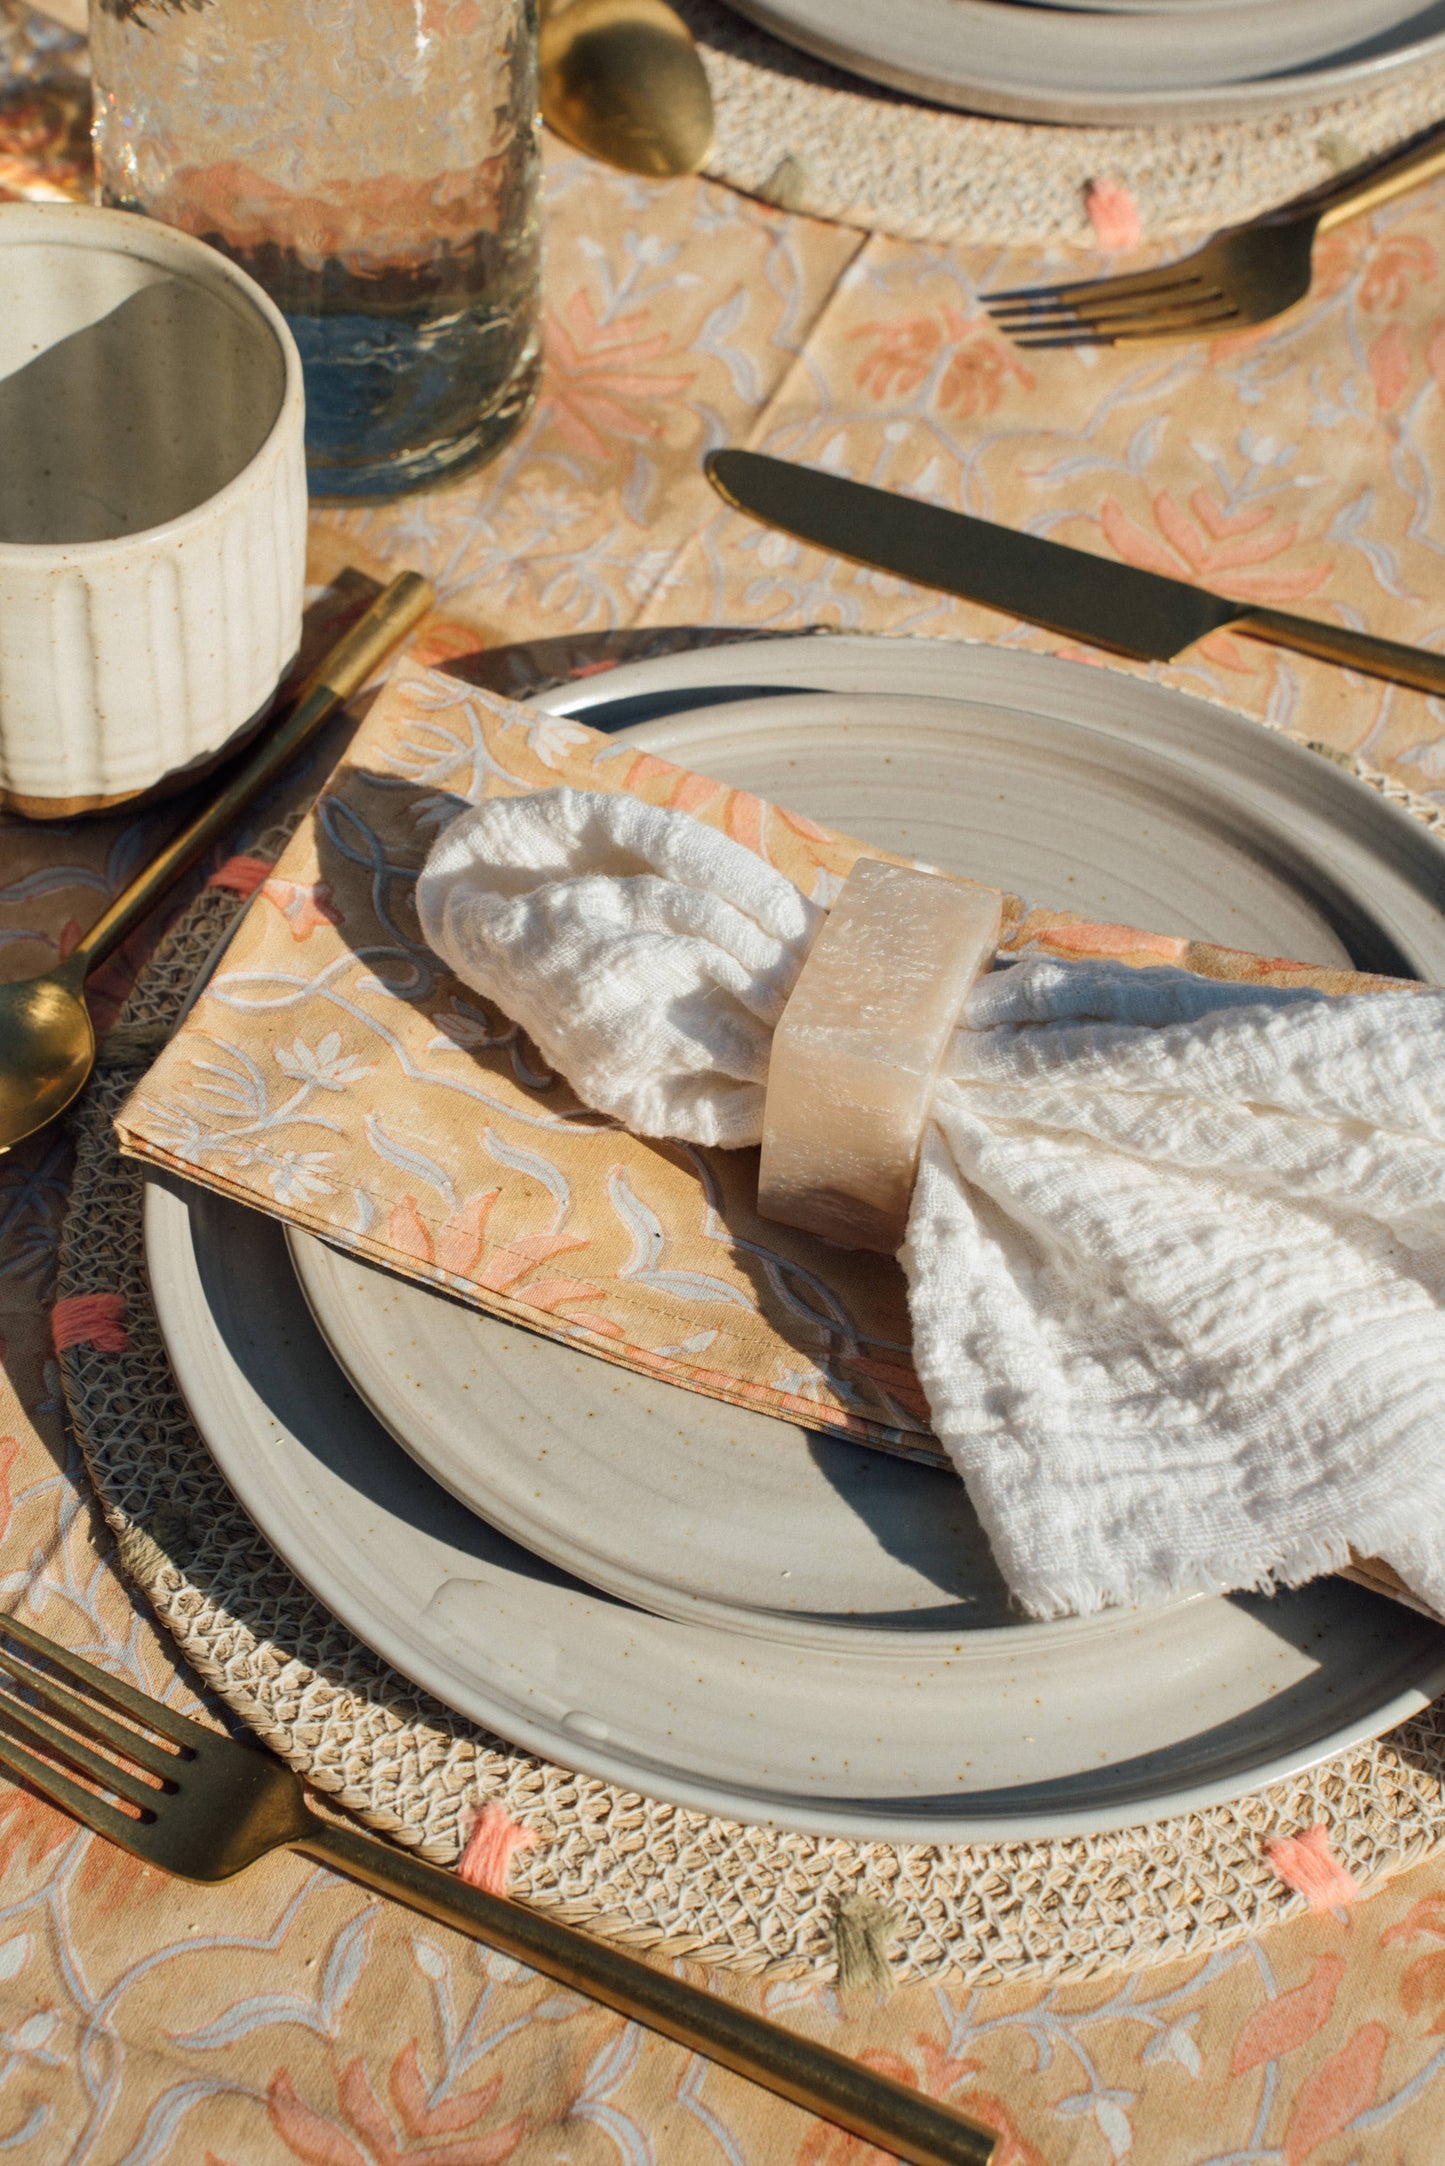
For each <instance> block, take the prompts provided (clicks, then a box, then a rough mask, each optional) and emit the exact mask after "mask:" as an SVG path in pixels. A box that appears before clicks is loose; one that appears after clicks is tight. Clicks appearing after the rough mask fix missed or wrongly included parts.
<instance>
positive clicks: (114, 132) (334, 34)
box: [91, 0, 540, 497]
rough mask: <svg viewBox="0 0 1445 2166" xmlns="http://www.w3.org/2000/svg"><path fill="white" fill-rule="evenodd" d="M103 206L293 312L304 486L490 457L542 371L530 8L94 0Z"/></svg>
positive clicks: (510, 1)
mask: <svg viewBox="0 0 1445 2166" xmlns="http://www.w3.org/2000/svg"><path fill="white" fill-rule="evenodd" d="M91 54H92V62H93V67H94V74H95V142H96V160H97V167H98V173H99V185H100V192H101V199H102V201H103V202H106V203H109V204H115V205H118V206H120V207H121V208H123V209H127V210H137V211H145V212H148V213H149V214H150V216H152V217H153V218H160V219H164V220H165V221H166V222H167V223H168V224H170V225H174V226H180V227H182V228H183V229H184V230H185V231H186V232H188V233H194V234H197V235H199V236H200V237H201V238H202V239H203V240H207V241H209V242H211V243H212V244H213V246H215V247H217V248H219V249H222V250H224V252H225V253H226V254H227V255H228V256H230V257H232V258H233V260H234V261H235V262H237V263H240V264H242V265H244V267H245V268H246V269H247V270H248V271H250V272H251V273H252V275H253V276H254V277H256V278H258V279H259V280H260V282H261V284H262V285H263V286H265V287H266V288H267V290H268V291H269V292H270V293H271V295H272V296H273V297H274V299H275V300H276V302H277V304H278V305H279V307H280V308H281V309H282V311H283V313H284V314H285V316H286V318H287V321H288V322H289V323H290V325H291V329H292V331H293V332H294V333H295V337H296V342H297V344H298V346H299V347H300V349H301V358H302V361H303V363H304V365H305V372H306V405H307V415H306V453H307V465H308V470H309V474H310V480H311V487H312V490H313V492H314V493H315V494H317V495H320V496H332V497H355V496H363V497H365V496H369V497H377V496H393V495H397V494H399V493H400V492H401V491H403V490H406V489H414V488H418V487H421V486H424V485H426V484H428V483H432V482H437V481H441V480H444V479H449V478H451V477H452V476H454V475H457V474H460V473H462V472H464V471H465V470H466V469H467V468H468V467H471V466H476V465H478V464H480V463H481V461H483V460H484V459H487V458H488V457H490V456H491V455H492V454H493V453H494V452H496V451H497V450H498V449H499V448H500V446H501V445H502V444H503V443H504V442H505V441H506V439H507V438H508V437H509V436H510V435H511V434H512V432H513V430H515V428H516V427H517V425H518V423H519V422H520V421H521V419H522V418H523V416H524V415H525V413H526V411H527V409H528V407H529V405H530V404H531V400H532V397H533V394H534V391H535V388H536V380H537V372H538V366H539V359H540V341H539V336H538V328H537V326H538V277H539V268H540V248H539V235H538V225H537V176H538V159H539V147H540V146H539V126H540V124H539V120H538V113H537V17H536V0H91Z"/></svg>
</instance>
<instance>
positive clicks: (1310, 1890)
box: [1264, 1820, 1360, 1911]
mask: <svg viewBox="0 0 1445 2166" xmlns="http://www.w3.org/2000/svg"><path fill="white" fill-rule="evenodd" d="M1264 1854H1265V1856H1266V1857H1267V1858H1268V1859H1269V1862H1270V1864H1271V1865H1272V1866H1273V1867H1274V1869H1275V1871H1276V1872H1277V1873H1278V1874H1279V1877H1280V1879H1281V1880H1282V1881H1283V1882H1284V1884H1285V1886H1286V1887H1288V1888H1295V1889H1297V1890H1298V1892H1299V1893H1300V1894H1301V1895H1302V1896H1303V1897H1304V1899H1305V1901H1306V1902H1307V1903H1308V1904H1309V1906H1310V1909H1311V1910H1319V1911H1323V1910H1339V1909H1342V1908H1343V1907H1344V1905H1345V1904H1346V1903H1357V1902H1358V1901H1359V1899H1360V1886H1359V1882H1358V1881H1357V1880H1356V1879H1355V1876H1354V1874H1353V1873H1352V1872H1350V1870H1349V1869H1348V1867H1347V1866H1344V1865H1342V1864H1341V1863H1340V1861H1339V1859H1338V1858H1337V1857H1336V1856H1335V1854H1334V1852H1333V1851H1332V1850H1331V1848H1330V1837H1329V1830H1328V1828H1326V1826H1325V1824H1324V1822H1323V1821H1322V1820H1321V1821H1317V1822H1316V1823H1315V1825H1314V1826H1313V1827H1312V1828H1306V1829H1305V1831H1304V1833H1303V1835H1271V1836H1270V1838H1269V1840H1268V1842H1267V1843H1266V1844H1265V1846H1264Z"/></svg>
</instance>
